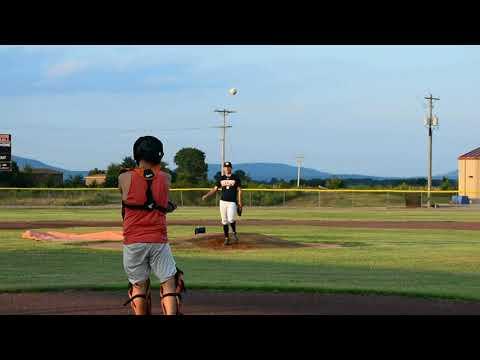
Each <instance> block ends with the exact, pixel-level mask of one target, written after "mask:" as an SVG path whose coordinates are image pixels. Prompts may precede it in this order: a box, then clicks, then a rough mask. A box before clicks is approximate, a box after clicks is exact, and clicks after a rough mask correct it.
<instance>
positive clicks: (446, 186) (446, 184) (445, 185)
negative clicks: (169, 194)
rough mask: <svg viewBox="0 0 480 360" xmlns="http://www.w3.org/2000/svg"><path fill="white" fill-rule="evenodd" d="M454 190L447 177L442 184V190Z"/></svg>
mask: <svg viewBox="0 0 480 360" xmlns="http://www.w3.org/2000/svg"><path fill="white" fill-rule="evenodd" d="M450 189H452V184H451V183H450V179H449V178H447V177H445V176H444V177H443V178H442V183H441V184H440V190H450Z"/></svg>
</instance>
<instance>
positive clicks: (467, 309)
mask: <svg viewBox="0 0 480 360" xmlns="http://www.w3.org/2000/svg"><path fill="white" fill-rule="evenodd" d="M218 217H219V216H218V209H217V208H216V207H215V208H214V207H197V208H195V207H183V208H182V207H181V208H179V209H178V210H177V211H176V212H175V213H173V214H171V215H169V216H168V223H169V228H168V231H169V238H170V241H171V245H172V249H173V252H174V256H175V258H176V261H177V265H178V266H179V267H180V268H181V269H182V270H184V272H185V274H186V281H187V286H188V289H189V292H188V293H187V297H186V299H185V309H184V311H185V313H187V314H257V313H258V314H277V313H278V314H383V313H385V314H418V313H420V314H480V275H479V274H480V247H479V246H478V245H479V243H480V220H479V218H480V211H478V210H475V209H456V208H444V209H442V208H439V209H391V210H386V209H381V208H378V209H375V208H369V209H365V208H363V209H362V208H352V209H322V208H248V207H247V208H246V209H245V212H244V215H243V216H242V217H241V218H240V220H239V221H238V231H239V236H240V243H239V244H238V245H233V246H228V247H224V246H222V245H221V242H222V240H223V238H222V237H221V236H219V235H218V234H220V233H221V227H220V226H219V224H218ZM0 219H1V220H0V291H1V294H0V313H4V314H7V313H8V314H13V313H18V314H51V313H55V314H58V313H65V314H82V313H85V314H87V313H88V314H124V313H125V314H127V313H128V312H129V309H127V308H126V307H125V308H124V307H122V303H123V301H124V300H125V298H126V286H127V280H126V278H125V274H124V271H123V268H122V252H121V241H119V240H118V238H116V237H115V236H112V234H114V235H115V234H117V235H118V234H121V232H120V231H121V217H120V214H119V209H116V208H115V209H113V208H93V207H92V208H87V207H84V208H2V209H0ZM195 226H206V229H207V233H206V234H205V235H201V236H199V235H197V236H194V227H195ZM29 230H33V231H30V232H29ZM86 234H87V235H86ZM88 234H96V235H95V236H92V235H88ZM42 236H43V237H42ZM153 280H154V282H153V283H154V285H155V286H158V282H157V281H156V279H155V278H153ZM154 312H155V313H160V310H159V300H158V296H155V297H154Z"/></svg>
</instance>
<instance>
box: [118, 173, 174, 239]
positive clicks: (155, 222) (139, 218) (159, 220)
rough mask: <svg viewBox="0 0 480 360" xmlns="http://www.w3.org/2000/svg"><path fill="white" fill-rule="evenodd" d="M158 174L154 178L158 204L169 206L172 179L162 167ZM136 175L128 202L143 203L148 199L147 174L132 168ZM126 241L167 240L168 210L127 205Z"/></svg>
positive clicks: (154, 193)
mask: <svg viewBox="0 0 480 360" xmlns="http://www.w3.org/2000/svg"><path fill="white" fill-rule="evenodd" d="M152 171H153V173H154V174H155V176H154V178H153V180H152V187H151V189H152V195H153V198H154V200H155V203H156V204H158V205H160V206H163V207H167V205H168V178H167V174H165V173H164V172H163V171H161V170H160V168H153V169H152ZM129 173H130V174H131V176H132V180H131V183H130V189H129V190H128V196H127V199H126V200H125V202H126V203H128V204H132V205H137V204H138V205H142V204H144V203H145V202H146V201H147V196H146V191H147V186H148V185H147V180H145V178H144V177H143V169H134V170H130V171H129ZM123 237H124V241H123V243H124V244H133V243H166V242H168V237H167V221H166V216H165V213H163V212H161V211H157V210H153V211H147V210H142V209H129V208H125V217H124V219H123Z"/></svg>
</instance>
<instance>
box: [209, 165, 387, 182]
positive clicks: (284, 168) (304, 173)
mask: <svg viewBox="0 0 480 360" xmlns="http://www.w3.org/2000/svg"><path fill="white" fill-rule="evenodd" d="M236 170H243V171H244V172H245V173H246V174H247V175H248V176H250V177H251V178H252V179H254V180H257V181H270V179H271V178H277V179H283V180H286V181H290V180H295V179H296V178H297V171H298V170H297V167H296V166H292V165H286V164H278V163H240V164H234V169H233V171H236ZM218 171H220V164H208V178H209V179H213V177H214V176H215V174H216V173H217V172H218ZM333 176H336V177H339V178H342V179H345V178H349V179H377V180H380V179H385V178H382V177H378V176H370V175H358V174H340V175H335V174H332V173H328V172H324V171H319V170H315V169H311V168H304V167H302V169H301V172H300V177H301V178H302V179H305V180H311V179H328V178H331V177H333Z"/></svg>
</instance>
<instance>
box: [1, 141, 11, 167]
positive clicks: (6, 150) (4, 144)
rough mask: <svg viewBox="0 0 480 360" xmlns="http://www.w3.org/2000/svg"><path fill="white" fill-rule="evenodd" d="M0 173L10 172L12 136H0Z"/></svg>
mask: <svg viewBox="0 0 480 360" xmlns="http://www.w3.org/2000/svg"><path fill="white" fill-rule="evenodd" d="M0 171H12V135H10V134H0Z"/></svg>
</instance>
